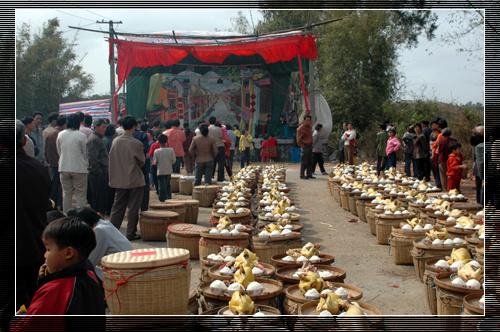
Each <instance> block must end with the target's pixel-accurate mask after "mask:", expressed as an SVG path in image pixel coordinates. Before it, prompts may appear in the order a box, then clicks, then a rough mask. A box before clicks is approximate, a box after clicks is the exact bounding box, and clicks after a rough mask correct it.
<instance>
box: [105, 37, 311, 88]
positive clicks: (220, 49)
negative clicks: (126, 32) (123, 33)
mask: <svg viewBox="0 0 500 332" xmlns="http://www.w3.org/2000/svg"><path fill="white" fill-rule="evenodd" d="M112 43H113V44H116V45H117V49H118V64H117V74H118V86H119V87H118V90H120V88H121V86H122V84H123V83H124V82H125V80H126V79H127V77H128V75H129V74H130V71H131V70H132V68H134V67H141V68H147V67H153V66H171V65H174V64H176V63H178V62H180V61H181V60H182V59H184V58H185V57H186V56H187V55H188V54H191V55H193V56H194V57H195V58H196V59H198V60H200V61H202V62H205V63H218V64H222V63H223V62H224V60H225V59H226V58H227V57H228V56H230V55H237V56H252V55H257V54H258V55H260V56H262V58H263V59H264V61H265V62H266V63H267V64H269V63H275V62H279V61H289V60H292V59H293V58H296V57H298V56H300V57H301V58H303V59H316V58H317V57H318V52H317V49H316V43H315V41H314V38H313V37H312V36H307V37H303V36H302V35H300V34H297V35H292V36H285V37H274V38H272V39H267V40H266V39H263V40H258V41H255V42H244V43H233V44H229V45H227V44H226V45H210V46H206V45H194V46H193V45H172V44H170V45H165V44H152V43H141V42H132V41H126V40H118V39H110V46H111V45H112ZM110 50H111V48H110ZM111 55H112V53H111V52H110V56H111Z"/></svg>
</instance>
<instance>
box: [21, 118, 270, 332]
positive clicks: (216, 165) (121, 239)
mask: <svg viewBox="0 0 500 332" xmlns="http://www.w3.org/2000/svg"><path fill="white" fill-rule="evenodd" d="M42 120H43V114H42V113H40V112H35V113H34V114H33V116H31V117H28V116H27V117H24V118H23V119H21V120H16V145H17V155H16V170H17V172H18V173H17V174H18V178H17V184H16V185H17V188H18V190H17V202H18V204H17V206H16V209H17V227H18V230H20V229H23V230H26V231H23V232H18V233H17V234H18V241H17V243H18V246H17V257H16V259H17V266H16V269H17V274H16V275H17V285H18V287H17V288H16V301H15V303H16V304H18V305H21V304H23V305H25V306H26V309H27V310H24V309H23V310H20V313H24V312H27V313H28V314H44V313H47V312H48V311H51V310H53V306H54V304H53V303H45V302H44V301H45V299H44V298H40V297H39V296H38V295H37V294H38V293H37V292H40V291H41V290H42V289H43V290H44V291H45V292H55V290H54V288H53V286H54V285H56V284H58V283H59V282H62V281H61V280H63V279H64V280H65V281H64V282H66V281H67V280H66V279H67V278H68V275H67V272H68V271H69V270H71V271H73V270H74V269H76V270H74V271H73V272H75V271H77V272H75V273H76V274H75V276H76V277H77V278H79V279H78V280H80V279H81V282H82V283H83V284H86V285H87V286H88V287H90V288H89V289H93V287H94V286H93V282H96V281H97V284H100V283H101V280H102V278H103V275H102V271H101V270H99V269H98V267H96V264H98V263H99V262H100V259H101V258H102V257H103V256H104V255H107V254H112V253H115V252H119V251H124V250H131V249H133V246H132V244H131V241H134V240H138V239H140V238H141V237H140V235H139V234H138V232H137V225H138V222H139V214H140V212H141V211H146V210H148V206H149V200H150V196H149V195H150V191H151V192H153V193H154V192H156V195H157V196H158V199H159V201H161V202H164V201H165V200H168V199H171V198H172V193H171V188H170V179H171V176H172V174H179V173H180V171H181V167H184V169H185V172H186V173H187V175H188V176H194V185H195V186H196V185H199V184H201V183H202V180H204V182H205V183H206V184H211V183H212V181H213V179H214V178H215V177H216V180H217V181H218V182H221V181H224V180H225V176H226V174H227V176H229V177H230V176H232V172H233V171H232V170H233V163H234V159H235V155H236V154H240V155H241V158H240V159H241V167H242V168H243V167H244V165H245V163H246V165H249V164H250V151H251V150H253V149H254V144H253V143H252V142H253V137H252V135H250V132H249V130H248V129H246V128H245V129H243V130H242V132H240V129H239V127H238V125H231V124H226V125H223V124H221V123H220V121H217V119H216V118H215V117H213V116H211V117H209V118H208V121H206V122H205V121H200V122H199V123H198V125H197V128H196V129H195V130H191V129H190V127H189V125H188V124H187V123H184V124H183V127H182V129H181V123H180V121H179V120H178V119H175V120H172V121H167V122H165V123H160V121H155V122H153V123H148V122H147V121H141V120H140V119H139V120H137V119H135V118H134V117H133V116H130V115H124V114H120V117H119V118H118V119H117V124H116V126H115V125H114V124H111V123H110V121H109V120H107V119H105V118H96V119H94V120H93V119H92V117H91V116H87V115H84V114H83V113H81V112H78V113H74V114H70V115H67V116H65V115H59V114H58V113H51V114H50V115H49V116H48V120H49V124H48V126H46V127H45V128H42V126H41V124H42ZM163 126H164V128H163ZM274 136H275V135H274V134H271V135H269V137H267V138H266V139H265V140H264V141H263V142H262V143H261V144H260V146H259V151H260V157H261V158H262V161H263V162H269V161H272V160H273V159H274V158H276V156H277V147H276V145H277V140H276V139H275V138H274ZM216 174H217V175H216ZM203 176H204V178H203ZM153 187H154V191H152V189H153ZM126 213H127V227H126V232H125V234H122V233H121V232H120V231H119V229H120V227H121V225H122V223H123V220H124V218H125V214H126ZM106 215H108V216H109V221H105V220H104V217H105V216H106ZM55 221H57V223H56V222H55ZM86 227H88V229H90V230H93V233H94V234H95V239H94V241H87V240H85V239H83V238H82V239H71V241H73V240H75V242H71V241H62V240H60V238H61V236H63V237H64V236H66V235H67V234H70V233H71V232H73V231H74V232H82V234H83V233H85V232H87V233H88V230H87V229H86ZM58 232H61V234H62V235H61V234H59V233H58ZM67 232H69V233H67ZM80 240H82V241H85V242H86V243H85V248H83V247H82V245H81V243H77V242H78V241H80ZM94 242H95V243H94ZM67 248H72V249H74V248H77V250H70V251H71V252H72V253H73V256H71V257H72V258H71V260H69V261H62V262H58V261H57V260H55V261H53V260H52V259H49V258H48V257H52V256H51V255H52V253H53V252H57V251H59V250H61V251H67ZM49 250H50V252H51V254H50V255H49V254H48V252H49ZM68 269H69V270H68ZM59 271H64V273H59ZM85 271H90V272H89V273H85ZM73 272H71V273H73ZM89 276H90V279H89V278H88V277H89ZM38 278H41V279H43V282H40V280H38V284H37V279H38ZM59 279H60V280H59ZM53 280H59V281H58V282H56V283H50V285H51V286H50V287H49V286H47V287H45V286H44V287H42V288H39V287H38V286H41V285H44V283H45V282H47V283H49V282H50V281H53ZM79 282H80V281H79ZM37 290H38V291H37ZM101 291H102V289H101ZM71 292H80V290H78V289H72V290H71ZM92 292H93V291H92ZM94 295H96V294H95V293H94ZM99 296H100V295H99ZM100 298H102V297H100ZM72 301H75V302H71V303H69V304H68V305H70V306H72V305H73V303H75V305H80V304H79V301H80V299H79V298H78V297H76V298H75V299H74V300H72ZM30 304H31V305H30ZM18 308H19V307H18ZM59 309H60V308H59ZM100 311H101V307H100V306H96V307H95V308H93V309H92V310H90V309H89V310H88V311H85V310H84V311H82V312H72V313H75V314H96V313H101V312H100ZM54 312H57V313H59V312H60V311H54ZM64 313H69V312H68V311H67V312H64ZM17 324H19V322H18V323H17Z"/></svg>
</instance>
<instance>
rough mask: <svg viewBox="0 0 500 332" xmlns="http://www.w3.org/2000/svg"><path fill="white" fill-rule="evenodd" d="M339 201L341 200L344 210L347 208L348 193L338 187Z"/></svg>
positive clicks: (347, 209)
mask: <svg viewBox="0 0 500 332" xmlns="http://www.w3.org/2000/svg"><path fill="white" fill-rule="evenodd" d="M340 201H341V202H342V208H343V209H344V210H346V211H350V210H349V194H348V192H347V191H346V190H345V189H340Z"/></svg>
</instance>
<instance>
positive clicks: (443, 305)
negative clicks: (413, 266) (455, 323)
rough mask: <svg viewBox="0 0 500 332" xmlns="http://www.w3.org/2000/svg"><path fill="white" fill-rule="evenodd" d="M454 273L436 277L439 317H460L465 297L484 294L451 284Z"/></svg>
mask: <svg viewBox="0 0 500 332" xmlns="http://www.w3.org/2000/svg"><path fill="white" fill-rule="evenodd" d="M452 274H454V273H453V272H443V273H439V274H437V275H436V276H435V277H434V284H435V285H436V296H437V313H438V315H460V314H461V313H462V305H463V300H464V297H465V296H466V295H468V294H481V295H482V294H483V293H484V290H483V289H468V288H460V287H455V286H453V285H452V283H451V280H452V279H451V278H450V277H451V275H452Z"/></svg>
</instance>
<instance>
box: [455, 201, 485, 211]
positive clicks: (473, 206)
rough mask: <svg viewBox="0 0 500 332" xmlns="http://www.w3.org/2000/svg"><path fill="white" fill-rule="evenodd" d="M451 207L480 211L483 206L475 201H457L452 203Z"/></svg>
mask: <svg viewBox="0 0 500 332" xmlns="http://www.w3.org/2000/svg"><path fill="white" fill-rule="evenodd" d="M453 208H455V209H459V210H470V211H474V210H477V211H480V210H482V209H483V206H482V205H481V204H477V203H462V202H457V203H455V204H453Z"/></svg>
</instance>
